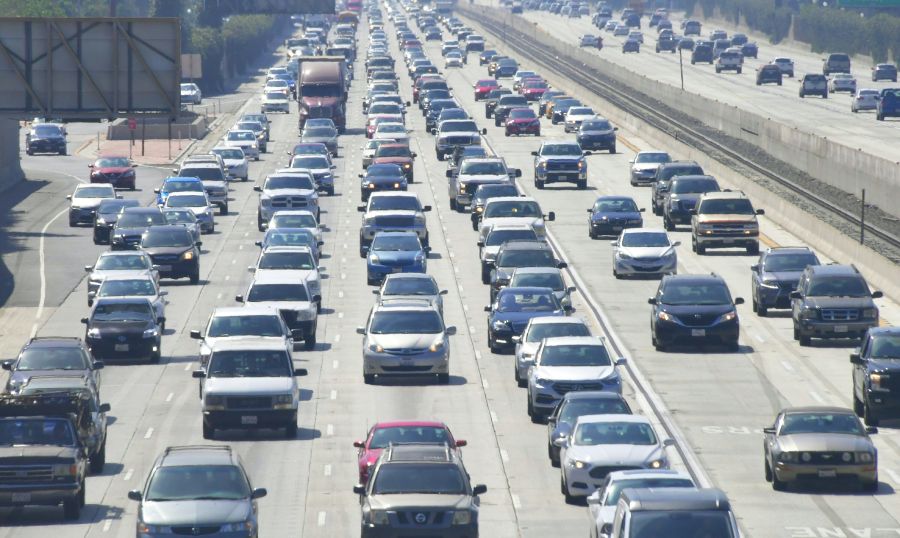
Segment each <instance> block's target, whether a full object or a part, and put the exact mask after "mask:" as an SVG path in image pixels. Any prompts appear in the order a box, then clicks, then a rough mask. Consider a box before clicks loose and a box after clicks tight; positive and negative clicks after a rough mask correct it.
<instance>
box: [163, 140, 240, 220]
mask: <svg viewBox="0 0 900 538" xmlns="http://www.w3.org/2000/svg"><path fill="white" fill-rule="evenodd" d="M200 158H202V159H203V160H204V161H203V162H198V161H193V162H192V161H185V162H184V163H183V164H182V165H181V167H180V168H179V169H175V170H173V172H174V173H175V174H176V175H178V176H180V177H196V178H198V179H200V181H202V182H203V190H204V191H205V193H206V197H207V198H208V202H209V203H208V205H210V206H216V207H218V208H219V214H220V215H226V214H228V190H229V189H228V176H227V175H226V172H225V163H224V161H223V160H222V158H221V157H220V156H218V155H213V154H208V155H204V156H202V157H200V156H191V157H189V159H200ZM208 213H209V215H210V216H212V210H211V208H210V210H209V211H208ZM197 218H199V219H200V220H201V221H202V220H203V217H201V216H200V215H199V214H198V215H197Z"/></svg>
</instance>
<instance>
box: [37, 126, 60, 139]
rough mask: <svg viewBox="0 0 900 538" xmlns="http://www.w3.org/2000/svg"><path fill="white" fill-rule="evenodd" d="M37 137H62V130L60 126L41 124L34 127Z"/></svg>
mask: <svg viewBox="0 0 900 538" xmlns="http://www.w3.org/2000/svg"><path fill="white" fill-rule="evenodd" d="M34 134H35V135H36V136H62V129H60V127H59V126H58V125H49V124H40V125H35V126H34Z"/></svg>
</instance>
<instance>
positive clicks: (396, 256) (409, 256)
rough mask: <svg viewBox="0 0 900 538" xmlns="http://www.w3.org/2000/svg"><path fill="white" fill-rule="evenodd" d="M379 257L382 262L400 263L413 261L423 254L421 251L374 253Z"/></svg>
mask: <svg viewBox="0 0 900 538" xmlns="http://www.w3.org/2000/svg"><path fill="white" fill-rule="evenodd" d="M373 253H374V254H377V255H378V259H379V260H381V261H382V262H400V261H412V260H414V259H415V258H416V256H418V255H419V254H422V251H420V250H396V251H394V250H378V251H375V252H373Z"/></svg>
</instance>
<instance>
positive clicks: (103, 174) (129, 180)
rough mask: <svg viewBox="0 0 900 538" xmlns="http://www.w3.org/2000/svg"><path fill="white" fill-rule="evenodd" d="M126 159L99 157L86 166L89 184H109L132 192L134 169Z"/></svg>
mask: <svg viewBox="0 0 900 538" xmlns="http://www.w3.org/2000/svg"><path fill="white" fill-rule="evenodd" d="M136 166H137V165H136V164H134V163H132V162H131V161H130V160H129V159H128V158H127V157H118V156H114V155H111V156H108V157H100V158H99V159H97V160H96V161H94V162H92V163H91V164H89V165H88V168H90V170H91V177H90V180H91V183H109V184H111V185H112V186H113V187H115V188H117V189H125V188H127V189H128V190H131V191H133V190H134V189H135V188H136V185H137V180H136V179H135V175H136V174H135V170H134V169H135V167H136Z"/></svg>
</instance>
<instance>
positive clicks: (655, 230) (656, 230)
mask: <svg viewBox="0 0 900 538" xmlns="http://www.w3.org/2000/svg"><path fill="white" fill-rule="evenodd" d="M643 233H660V234H664V233H667V232H666V230H664V229H662V228H625V229H624V230H622V234H623V235H631V234H643Z"/></svg>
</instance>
